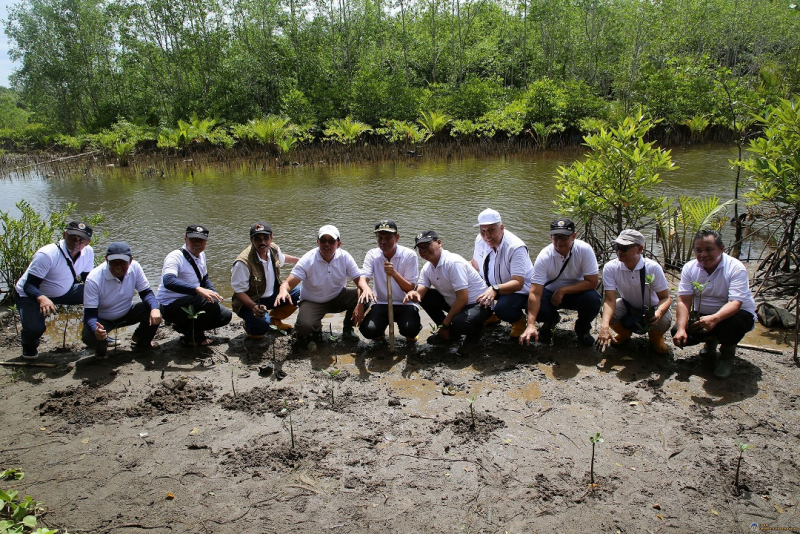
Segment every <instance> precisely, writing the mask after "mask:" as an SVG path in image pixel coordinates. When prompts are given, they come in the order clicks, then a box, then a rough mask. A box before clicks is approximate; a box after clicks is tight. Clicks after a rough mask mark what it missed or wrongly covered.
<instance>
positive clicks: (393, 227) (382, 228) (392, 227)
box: [375, 219, 397, 234]
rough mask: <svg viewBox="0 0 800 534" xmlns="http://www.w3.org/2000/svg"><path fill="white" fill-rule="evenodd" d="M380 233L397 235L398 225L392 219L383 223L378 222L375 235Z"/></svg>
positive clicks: (384, 220)
mask: <svg viewBox="0 0 800 534" xmlns="http://www.w3.org/2000/svg"><path fill="white" fill-rule="evenodd" d="M378 232H391V233H393V234H396V233H397V223H396V222H394V221H393V220H391V219H383V220H382V221H378V224H376V225H375V233H378Z"/></svg>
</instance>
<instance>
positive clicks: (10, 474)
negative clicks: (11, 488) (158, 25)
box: [0, 467, 25, 480]
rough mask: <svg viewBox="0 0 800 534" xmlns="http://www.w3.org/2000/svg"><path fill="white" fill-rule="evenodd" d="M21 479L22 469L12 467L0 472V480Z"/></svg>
mask: <svg viewBox="0 0 800 534" xmlns="http://www.w3.org/2000/svg"><path fill="white" fill-rule="evenodd" d="M23 478H25V473H23V472H22V469H16V468H14V467H12V468H11V469H6V470H5V471H3V472H0V479H1V480H22V479H23Z"/></svg>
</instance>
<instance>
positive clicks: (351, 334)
mask: <svg viewBox="0 0 800 534" xmlns="http://www.w3.org/2000/svg"><path fill="white" fill-rule="evenodd" d="M342 339H344V340H345V341H361V338H360V337H358V334H356V331H355V329H354V328H353V327H352V326H345V327H344V329H342Z"/></svg>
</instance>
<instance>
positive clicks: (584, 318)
mask: <svg viewBox="0 0 800 534" xmlns="http://www.w3.org/2000/svg"><path fill="white" fill-rule="evenodd" d="M553 293H554V292H553V291H550V290H549V289H545V290H544V291H543V292H542V302H541V304H540V305H539V314H538V315H537V316H536V320H537V321H538V322H544V323H557V322H558V321H560V320H561V315H560V314H559V313H558V310H560V309H566V310H576V311H577V312H578V320H577V321H575V331H576V332H588V331H589V330H591V328H592V321H594V318H595V317H597V314H598V313H599V312H600V308H601V307H602V306H603V300H602V299H601V298H600V293H598V292H597V291H596V290H594V289H589V290H588V291H584V292H583V293H572V294H570V295H564V298H563V299H561V305H560V306H553V303H552V302H550V299H551V298H552V297H553Z"/></svg>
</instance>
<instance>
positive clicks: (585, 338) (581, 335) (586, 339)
mask: <svg viewBox="0 0 800 534" xmlns="http://www.w3.org/2000/svg"><path fill="white" fill-rule="evenodd" d="M575 339H576V340H577V341H578V343H579V344H580V345H583V346H584V347H591V346H592V345H594V337H592V334H591V333H590V332H589V330H584V331H583V332H575Z"/></svg>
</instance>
